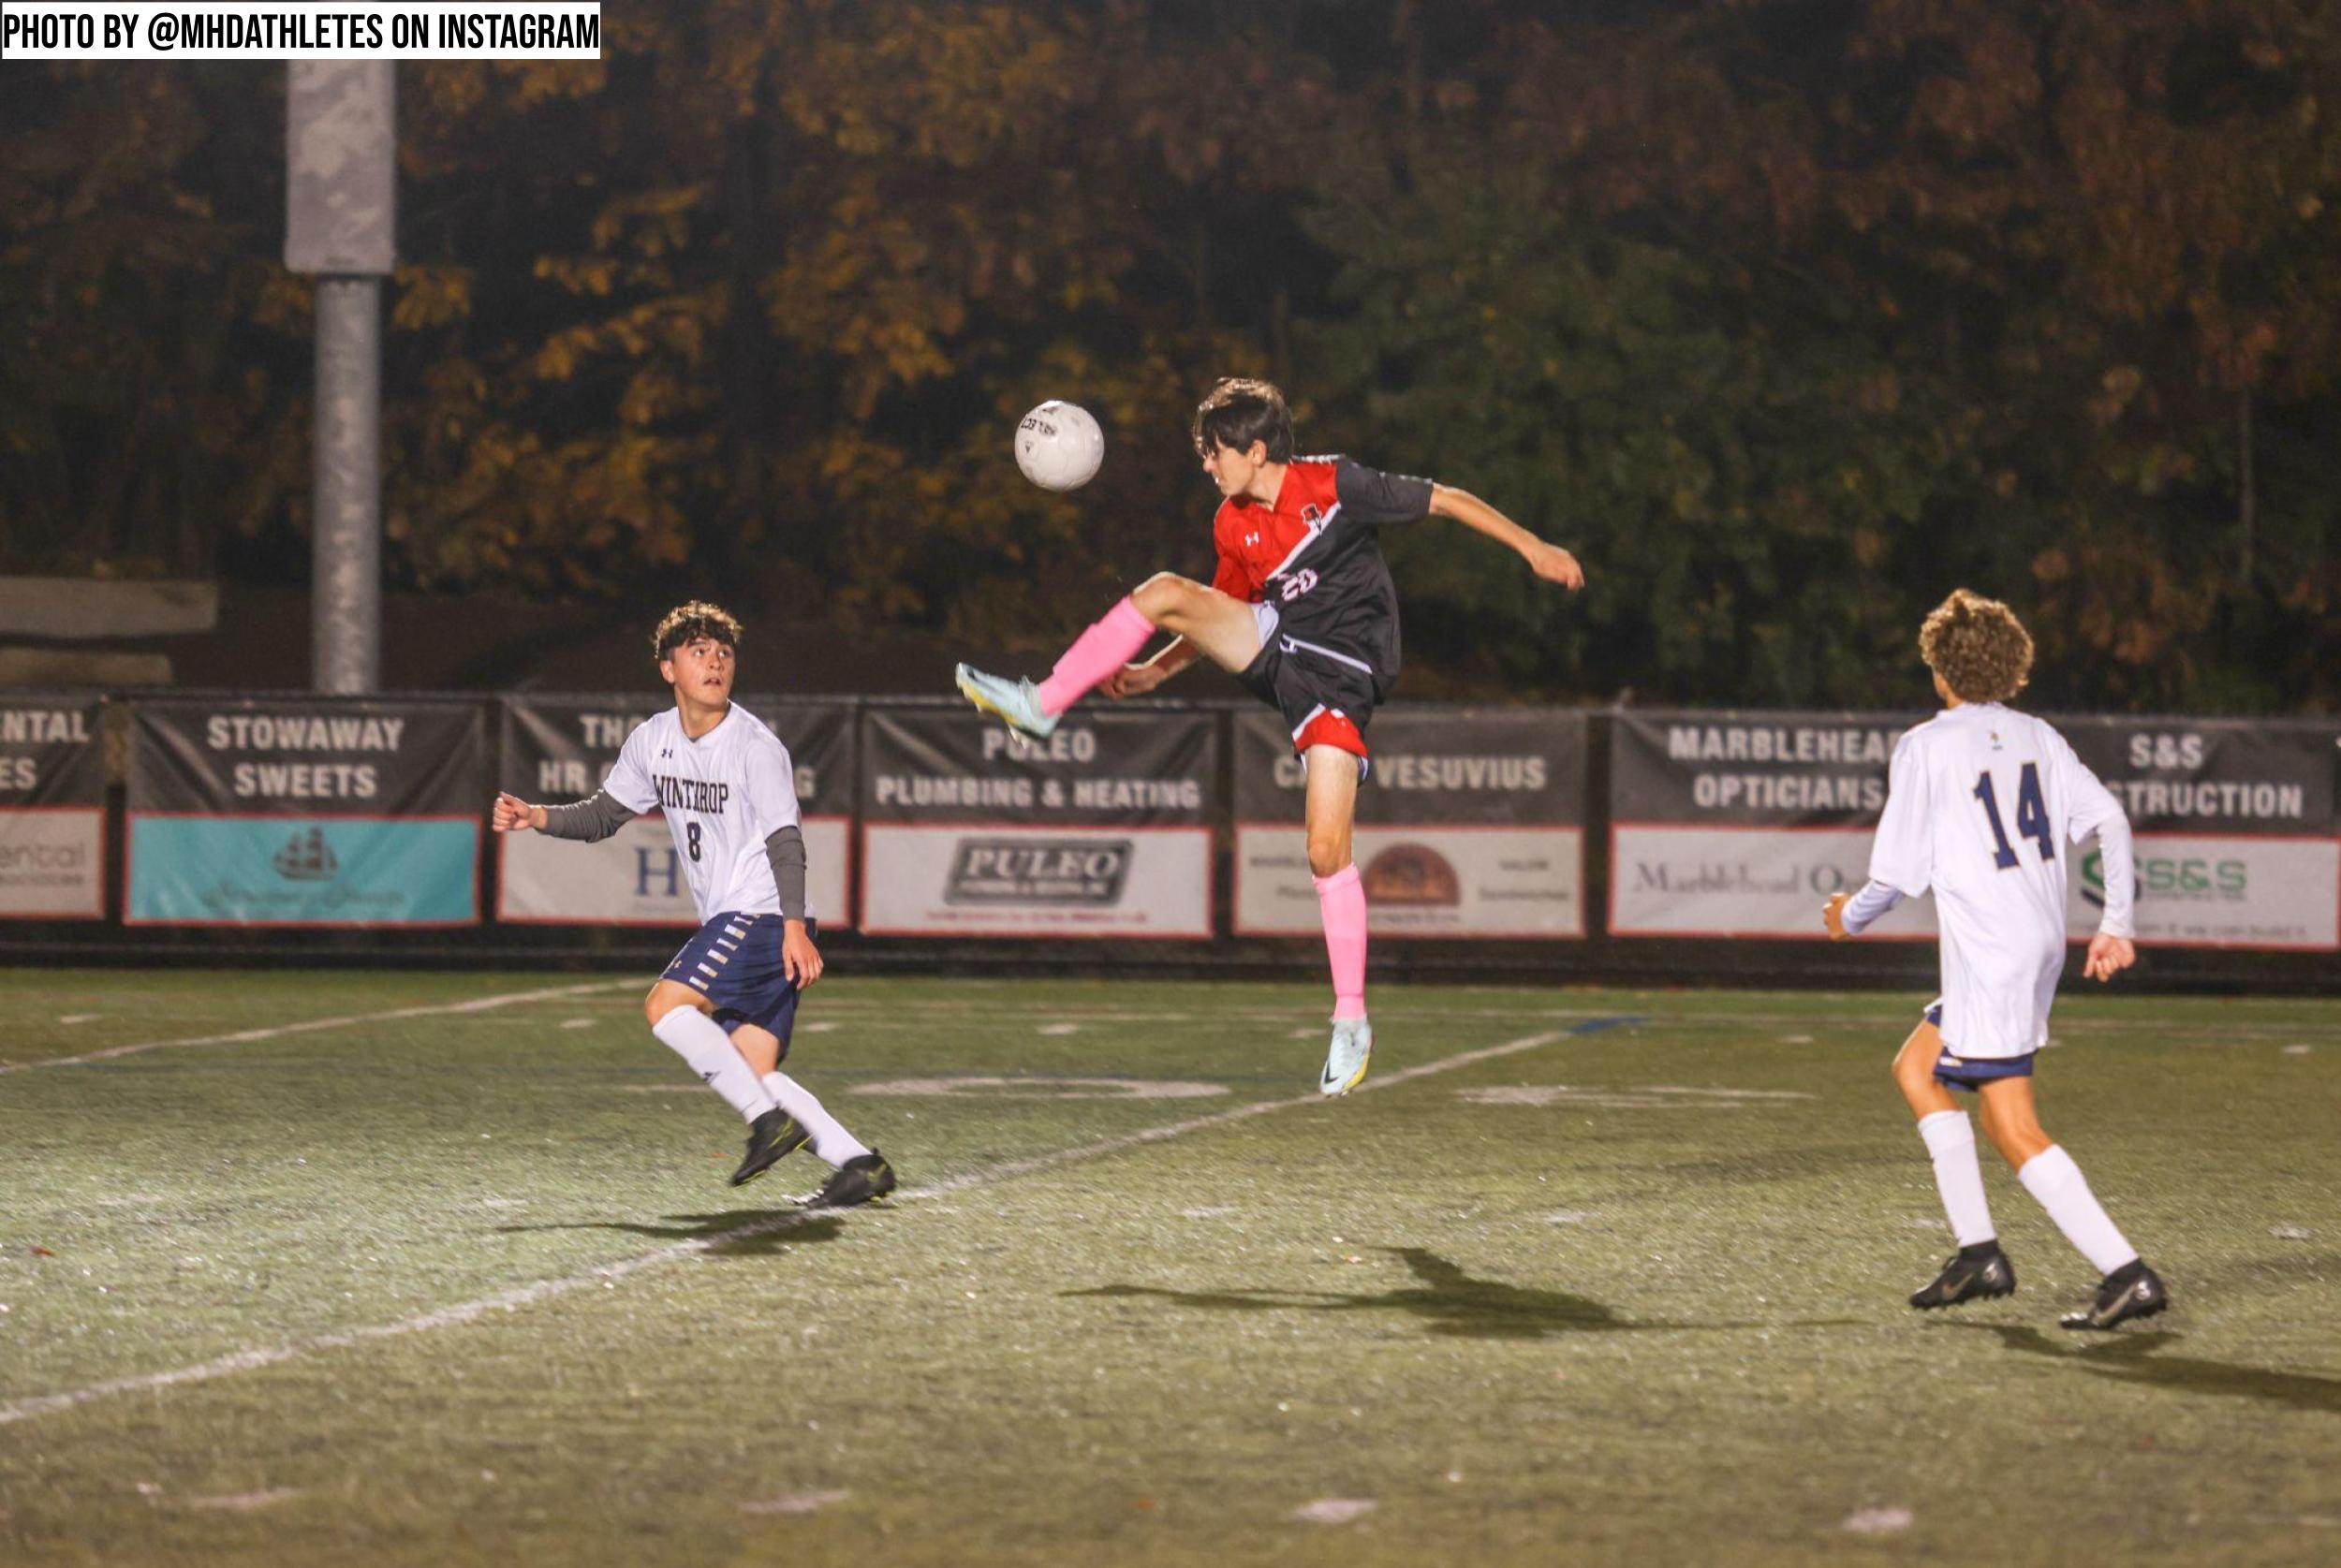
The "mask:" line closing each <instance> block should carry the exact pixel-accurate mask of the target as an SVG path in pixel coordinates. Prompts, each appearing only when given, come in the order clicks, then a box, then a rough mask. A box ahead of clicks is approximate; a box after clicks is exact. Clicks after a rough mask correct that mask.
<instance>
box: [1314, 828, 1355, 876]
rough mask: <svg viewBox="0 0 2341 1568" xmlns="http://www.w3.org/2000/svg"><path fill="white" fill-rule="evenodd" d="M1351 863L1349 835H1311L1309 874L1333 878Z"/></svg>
mask: <svg viewBox="0 0 2341 1568" xmlns="http://www.w3.org/2000/svg"><path fill="white" fill-rule="evenodd" d="M1348 863H1349V835H1347V833H1311V834H1310V835H1309V873H1310V874H1311V875H1313V876H1331V875H1332V874H1333V873H1334V872H1338V871H1339V870H1341V869H1342V868H1343V867H1344V866H1346V865H1347V864H1348Z"/></svg>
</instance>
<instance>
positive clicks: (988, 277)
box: [0, 0, 2341, 711]
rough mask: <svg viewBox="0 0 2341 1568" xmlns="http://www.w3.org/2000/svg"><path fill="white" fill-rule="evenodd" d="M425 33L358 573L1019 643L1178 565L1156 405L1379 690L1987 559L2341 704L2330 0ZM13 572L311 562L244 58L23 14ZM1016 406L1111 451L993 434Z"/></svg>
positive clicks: (1544, 682) (1592, 666)
mask: <svg viewBox="0 0 2341 1568" xmlns="http://www.w3.org/2000/svg"><path fill="white" fill-rule="evenodd" d="M605 17H606V22H607V31H608V35H609V57H608V59H607V61H606V62H605V63H604V64H602V65H599V66H477V65H433V66H405V67H402V71H403V73H404V74H403V75H402V77H401V79H400V91H401V108H400V116H401V130H402V149H401V166H402V179H403V193H402V212H401V232H402V252H403V255H404V257H405V264H404V266H403V267H402V268H401V270H400V272H399V274H398V276H397V278H396V280H395V283H394V286H393V288H392V300H391V306H390V309H391V312H392V315H391V323H392V329H393V330H392V331H391V333H390V359H389V364H388V366H387V378H386V399H387V401H388V409H387V417H388V420H389V431H388V432H387V433H388V443H387V452H386V457H387V462H388V475H387V485H388V493H387V497H386V504H387V508H388V510H387V519H388V527H389V534H390V549H391V552H392V559H391V569H392V571H393V573H394V574H395V579H396V580H397V582H398V583H399V584H401V585H403V586H407V587H413V588H420V589H427V590H434V591H446V592H479V591H486V590H514V589H517V590H521V591H524V592H527V593H533V594H537V595H547V596H558V595H585V596H594V595H600V596H609V597H612V598H620V599H624V598H629V597H633V596H640V595H643V594H657V593H668V592H670V591H674V590H678V589H682V588H708V587H713V586H717V585H722V586H723V587H725V588H726V589H728V590H729V591H731V592H732V593H733V595H734V596H735V597H740V598H744V599H745V600H746V601H747V602H749V603H751V604H763V605H767V606H779V607H784V608H788V609H789V610H791V611H792V612H794V613H799V614H818V615H820V616H822V617H824V618H825V619H827V620H828V621H830V622H832V623H835V624H837V625H838V626H839V627H840V628H841V632H842V633H843V634H845V635H851V634H852V632H853V631H854V630H856V629H857V628H860V629H872V628H877V627H891V628H897V629H900V628H922V629H925V630H927V631H930V632H934V633H937V634H942V635H946V636H949V637H953V638H957V639H961V640H963V641H964V642H966V643H968V644H970V645H971V646H994V645H999V644H1004V643H1006V644H1016V645H1021V646H1038V645H1042V644H1047V643H1051V642H1054V641H1056V640H1059V639H1060V638H1061V637H1063V636H1064V635H1065V634H1067V632H1069V631H1070V630H1072V629H1074V628H1075V627H1076V626H1077V625H1078V624H1079V623H1081V622H1082V621H1083V620H1085V619H1087V617H1088V615H1089V614H1090V613H1091V612H1092V611H1094V609H1095V608H1097V605H1098V604H1099V603H1100V602H1101V601H1102V600H1103V599H1104V598H1105V597H1107V596H1108V595H1110V594H1112V593H1114V592H1116V591H1117V590H1118V589H1119V588H1120V587H1122V586H1125V585H1126V584H1127V583H1128V582H1130V581H1131V580H1133V579H1135V578H1137V577H1138V576H1141V575H1142V574H1143V573H1144V572H1146V571H1149V570H1151V569H1154V568H1156V567H1157V566H1161V565H1171V566H1176V567H1181V568H1184V569H1187V570H1190V571H1194V572H1199V573H1200V572H1203V571H1205V570H1207V568H1208V564H1209V563H1208V558H1207V552H1208V543H1207V536H1206V532H1205V520H1206V519H1207V517H1208V515H1209V511H1210V506H1211V502H1212V496H1211V493H1210V491H1208V490H1207V489H1206V488H1205V486H1204V484H1203V482H1202V481H1201V479H1200V476H1198V474H1197V473H1196V470H1195V464H1194V462H1193V460H1192V457H1191V455H1190V453H1189V452H1188V451H1187V449H1186V447H1185V422H1186V415H1187V411H1188V409H1189V408H1190V407H1191V406H1192V403H1193V402H1194V399H1195V398H1196V396H1197V395H1198V393H1199V392H1200V389H1201V388H1203V387H1204V386H1206V385H1208V383H1209V381H1210V380H1211V379H1212V378H1213V377H1214V376H1215V375H1217V374H1225V373H1231V372H1244V373H1258V374H1269V375H1272V376H1274V377H1276V378H1277V379H1279V380H1280V381H1282V382H1284V383H1285V384H1286V386H1287V387H1288V389H1289V390H1290V391H1291V392H1292V393H1293V394H1294V396H1295V400H1296V403H1297V404H1298V407H1299V410H1300V412H1301V414H1302V417H1303V446H1304V447H1313V448H1318V449H1332V448H1338V449H1345V450H1348V451H1351V452H1353V453H1355V454H1357V455H1359V456H1361V457H1362V458H1364V459H1365V460H1367V461H1369V462H1376V463H1377V464H1379V465H1381V466H1384V467H1389V468H1395V469H1401V470H1410V471H1416V472H1427V473H1430V474H1433V475H1435V476H1437V477H1440V478H1442V479H1444V480H1447V481H1448V482H1450V483H1454V484H1459V485H1462V486H1464V487H1465V488H1468V489H1471V490H1473V491H1478V492H1479V493H1480V494H1483V495H1485V496H1486V497H1488V498H1489V499H1490V500H1492V501H1494V502H1495V503H1496V504H1497V505H1499V506H1503V507H1504V508H1506V509H1507V510H1509V512H1511V513H1512V514H1513V515H1514V516H1515V517H1517V518H1519V519H1520V520H1523V521H1524V522H1525V523H1527V524H1528V525H1529V526H1531V527H1533V528H1535V529H1537V530H1538V531H1539V532H1541V533H1543V534H1545V535H1548V536H1550V537H1553V538H1556V539H1559V540H1561V541H1563V542H1565V543H1567V544H1568V545H1570V546H1571V547H1572V548H1573V549H1575V550H1578V551H1579V553H1580V554H1581V555H1582V556H1583V558H1584V559H1585V560H1586V562H1587V563H1588V564H1589V565H1590V567H1591V568H1592V570H1593V573H1594V580H1593V586H1592V587H1591V588H1589V589H1588V591H1587V592H1586V593H1585V594H1584V595H1583V597H1582V598H1581V599H1577V600H1568V599H1566V598H1564V597H1562V596H1560V595H1557V594H1555V593H1551V592H1548V591H1542V590H1539V588H1537V587H1536V586H1535V585H1534V584H1533V583H1532V582H1531V580H1530V579H1528V577H1527V575H1526V574H1525V572H1524V571H1523V570H1521V569H1519V567H1518V564H1517V563H1516V562H1515V561H1513V560H1512V559H1511V558H1510V557H1509V556H1507V555H1505V554H1503V553H1502V552H1501V551H1499V550H1494V549H1493V548H1492V547H1489V546H1487V545H1485V544H1484V543H1483V542H1482V541H1480V540H1478V539H1476V538H1474V537H1472V536H1470V535H1466V534H1465V533H1463V532H1462V531H1461V530H1458V529H1455V528H1453V527H1452V526H1451V525H1447V524H1433V525H1430V526H1427V527H1425V528H1424V529H1422V530H1420V531H1418V532H1417V533H1416V534H1415V535H1412V536H1408V537H1403V538H1402V537H1393V539H1392V540H1391V546H1392V554H1393V557H1394V559H1395V562H1396V564H1397V568H1398V571H1399V575H1400V578H1401V581H1402V590H1403V593H1404V594H1405V597H1406V612H1407V616H1408V637H1409V644H1410V650H1411V652H1412V657H1413V665H1412V667H1413V669H1414V670H1416V671H1419V672H1420V674H1418V675H1413V676H1410V681H1409V684H1410V689H1412V690H1413V691H1414V692H1415V695H1426V696H1427V695H1465V694H1486V695H1493V694H1495V693H1498V692H1501V693H1506V694H1516V695H1534V696H1552V697H1572V696H1604V697H1606V696H1610V695H1612V694H1613V693H1615V692H1617V691H1618V690H1620V689H1622V688H1631V689H1633V690H1634V691H1635V692H1636V693H1638V694H1639V695H1641V696H1644V697H1648V698H1654V699H1655V698H1660V697H1665V698H1678V699H1687V700H1696V701H1700V702H1704V703H1723V702H1740V703H1749V704H1765V705H1770V704H1783V703H1808V702H1810V703H1848V704H1864V703H1873V702H1877V703H1897V702H1904V701H1907V699H1908V697H1909V695H1910V689H1911V674H1912V671H1911V644H1912V636H1913V630H1914V627H1915V624H1916V622H1917V619H1918V617H1919V616H1920V615H1921V613H1922V612H1923V610H1924V609H1925V608H1926V607H1927V606H1929V605H1931V604H1932V603H1934V602H1935V601H1936V599H1938V598H1939V597H1940V596H1941V595H1942V593H1944V592H1945V591H1946V590H1947V589H1949V588H1950V587H1951V586H1953V585H1954V584H1960V583H1965V584H1966V585H1969V586H1972V587H1975V588H1978V589H1980V590H1983V591H1985V592H1989V593H1996V594H1999V595H2002V596H2005V597H2007V598H2009V599H2010V600H2011V601H2012V602H2013V603H2015V604H2016V605H2017V606H2018V607H2019V608H2021V609H2022V610H2023V612H2024V614H2025V615H2026V617H2027V618H2028V620H2029V621H2030V623H2032V625H2033V628H2034V631H2035V633H2036V636H2037V637H2039V641H2040V643H2041V645H2042V652H2043V655H2044V658H2043V667H2042V673H2041V676H2040V678H2039V682H2038V685H2037V688H2036V690H2037V693H2038V696H2039V700H2040V701H2041V703H2042V705H2043V706H2050V707H2058V706H2066V707H2111V708H2133V709H2176V710H2186V711H2272V710H2289V709H2301V708H2309V709H2318V710H2331V709H2332V708H2334V706H2336V702H2337V701H2341V614H2336V610H2335V606H2336V599H2337V598H2341V551H2336V549H2335V546H2334V532H2335V526H2336V512H2337V511H2341V484H2336V482H2335V479H2334V469H2335V462H2334V454H2335V453H2336V452H2337V451H2341V393H2336V391H2335V372H2336V369H2341V269H2336V264H2335V258H2336V256H2337V255H2341V249H2337V247H2336V242H2341V216H2336V213H2335V211H2334V209H2335V205H2336V202H2341V136H2337V135H2336V130H2335V125H2336V111H2337V110H2341V92H2336V87H2337V86H2341V73H2337V72H2336V65H2341V32H2337V31H2336V29H2337V28H2341V20H2337V19H2336V15H2335V12H2334V7H2331V6H2330V5H2319V4H2314V3H2310V0H2217V3H2213V0H2065V3H2061V4H2046V3H2040V4H2025V3H2020V0H1767V3H1755V0H1707V3H1700V4H1694V3H1687V0H1685V3H1677V4H1665V3H1642V4H1634V5H1627V4H1624V3H1622V0H1574V3H1566V4H1558V5H1554V4H1529V3H1525V0H1510V3H1508V0H1443V3H1441V4H1439V5H1436V6H1430V5H1417V4H1411V3H1406V0H1246V3H1244V4H1233V3H1228V4H1222V3H1219V0H1156V3H1151V4H1149V3H1141V0H1119V3H1112V4H1105V5H1099V4H1094V3H1079V0H1018V3H1014V4H989V3H979V0H960V3H950V0H694V3H691V4H677V5H670V6H646V5H645V6H637V5H630V4H629V5H621V6H613V7H610V8H609V9H608V10H607V11H606V12H605ZM282 79H283V73H282V69H281V67H278V68H264V67H246V66H203V65H177V66H155V67H151V68H150V67H144V66H123V65H114V66H25V65H22V64H20V65H17V66H11V67H9V68H8V70H7V93H6V95H5V103H4V104H0V333H4V334H5V351H0V569H7V570H14V571H20V572H27V571H30V572H37V571H69V572H87V571H91V570H99V571H108V572H115V573H121V574H129V575H136V574H141V573H161V572H189V571H193V572H210V571H213V570H216V571H218V572H220V573H221V574H222V575H224V576H227V577H228V578H230V579H240V580H244V581H254V582H270V581H294V580H298V579H300V577H301V576H302V573H303V571H304V570H305V561H306V558H307V549H306V543H305V537H304V529H305V525H306V520H305V514H304V508H305V506H306V493H305V492H306V488H307V480H308V448H307V441H306V420H307V408H306V404H305V402H304V398H305V394H306V388H307V385H308V379H309V346H308V337H307V326H308V324H307V320H306V311H307V308H308V290H307V286H306V283H305V282H304V281H303V280H300V279H296V278H292V277H289V276H287V274H286V273H285V272H284V271H283V270H282V268H281V266H280V265H279V264H278V260H277V255H278V250H279V247H280V245H281V242H282V216H281V212H282V203H283V184H282V180H283V173H282V162H283V156H282V138H283V115H284V104H283V81H282ZM1047 396H1063V397H1068V398H1072V399H1075V400H1076V401H1079V402H1082V403H1085V404H1087V405H1088V406H1089V407H1090V408H1092V409H1093V410H1094V411H1095V412H1097V415H1098V416H1099V417H1100V418H1101V419H1102V420H1104V422H1105V423H1106V425H1107V429H1108V438H1109V443H1110V446H1109V461H1108V463H1107V466H1106V468H1105V471H1104V473H1103V474H1102V475H1101V476H1100V477H1099V479H1098V480H1097V482H1096V483H1095V484H1093V485H1092V486H1091V487H1090V488H1089V489H1087V490H1085V491H1081V492H1079V493H1077V494H1075V495H1073V496H1071V497H1069V498H1063V499H1054V498H1051V497H1048V496H1045V495H1043V494H1042V493H1041V492H1039V491H1036V490H1034V489H1032V488H1031V487H1030V486H1028V485H1026V484H1025V483H1024V482H1023V480H1022V478H1021V477H1020V476H1018V475H1017V473H1016V471H1015V468H1014V466H1013V464H1012V462H1009V456H1008V436H1009V432H1010V430H1011V428H1012V420H1013V418H1015V416H1016V415H1018V414H1019V413H1021V412H1022V411H1023V409H1024V408H1025V407H1026V406H1028V405H1030V404H1031V403H1035V402H1038V400H1039V399H1041V398H1043V397H1047Z"/></svg>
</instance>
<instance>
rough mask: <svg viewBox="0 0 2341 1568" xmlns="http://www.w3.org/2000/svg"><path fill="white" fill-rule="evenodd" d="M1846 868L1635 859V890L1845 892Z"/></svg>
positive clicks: (1825, 864)
mask: <svg viewBox="0 0 2341 1568" xmlns="http://www.w3.org/2000/svg"><path fill="white" fill-rule="evenodd" d="M1846 882H1847V878H1846V873H1845V869H1844V868H1843V867H1841V866H1834V865H1831V864H1830V863H1829V862H1827V861H1825V860H1824V861H1818V862H1808V863H1805V864H1802V865H1796V864H1791V865H1785V866H1781V865H1761V866H1759V865H1754V864H1751V863H1749V862H1748V861H1745V860H1741V861H1736V862H1726V861H1722V860H1707V861H1701V862H1700V863H1698V864H1696V865H1688V866H1685V865H1676V864H1673V863H1671V862H1668V861H1659V862H1656V863H1655V864H1654V863H1653V862H1651V861H1648V860H1637V861H1635V862H1634V875H1633V879H1632V885H1633V890H1634V891H1635V892H1638V893H1781V894H1789V895H1792V896H1802V895H1804V894H1805V893H1820V894H1823V895H1826V894H1830V893H1839V892H1843V891H1844V890H1845V887H1846Z"/></svg>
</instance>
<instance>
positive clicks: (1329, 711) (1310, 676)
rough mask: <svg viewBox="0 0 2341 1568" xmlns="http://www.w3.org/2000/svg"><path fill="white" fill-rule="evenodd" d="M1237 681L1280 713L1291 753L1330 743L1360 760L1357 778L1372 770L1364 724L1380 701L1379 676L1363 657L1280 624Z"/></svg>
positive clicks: (1370, 718)
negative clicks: (1290, 630) (1332, 646)
mask: <svg viewBox="0 0 2341 1568" xmlns="http://www.w3.org/2000/svg"><path fill="white" fill-rule="evenodd" d="M1237 679H1238V680H1240V681H1243V682H1244V685H1245V686H1247V687H1249V688H1250V689H1251V691H1252V694H1253V695H1254V696H1258V697H1259V699H1260V700H1261V701H1262V702H1265V703H1267V704H1268V705H1269V706H1270V707H1272V708H1274V709H1275V710H1276V711H1277V712H1279V713H1282V714H1283V715H1284V720H1285V728H1286V729H1288V731H1290V732H1291V735H1292V749H1293V750H1294V751H1296V752H1299V753H1302V754H1303V755H1305V754H1306V753H1307V751H1308V749H1309V748H1310V747H1311V746H1334V747H1338V748H1339V749H1340V750H1342V751H1345V752H1347V753H1349V754H1351V755H1354V756H1355V757H1356V758H1357V759H1358V777H1359V778H1360V779H1363V778H1364V777H1365V775H1366V774H1367V772H1368V771H1369V770H1370V769H1371V763H1370V762H1369V761H1368V759H1367V755H1366V749H1365V726H1366V725H1367V724H1368V723H1370V722H1371V721H1372V720H1373V717H1374V709H1375V705H1376V704H1377V703H1378V702H1380V701H1381V696H1382V680H1381V678H1380V677H1379V676H1378V675H1377V674H1376V673H1375V671H1374V668H1373V667H1372V666H1370V665H1368V664H1367V663H1366V662H1365V661H1364V660H1362V659H1359V658H1355V657H1353V656H1351V655H1350V654H1347V653H1343V652H1337V651H1336V650H1333V649H1331V648H1327V647H1325V646H1323V645H1322V644H1320V643H1314V642H1310V641H1309V640H1307V639H1306V638H1304V637H1295V636H1292V635H1291V634H1289V633H1287V632H1285V631H1283V630H1282V629H1281V628H1279V629H1277V630H1274V631H1272V632H1270V633H1269V635H1268V636H1267V637H1265V638H1264V639H1263V640H1262V642H1261V644H1260V651H1259V655H1258V656H1257V657H1256V658H1254V659H1253V660H1252V662H1251V663H1250V664H1248V665H1246V666H1245V667H1244V673H1243V674H1242V675H1240V676H1238V677H1237Z"/></svg>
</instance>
